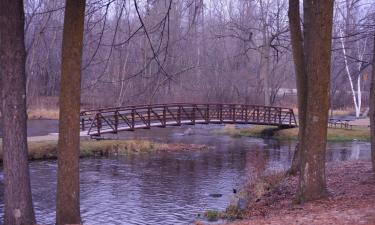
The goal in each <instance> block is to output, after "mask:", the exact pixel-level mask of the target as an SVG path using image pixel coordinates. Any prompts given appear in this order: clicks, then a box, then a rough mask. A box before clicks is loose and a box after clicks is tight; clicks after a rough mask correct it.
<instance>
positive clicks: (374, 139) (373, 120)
mask: <svg viewBox="0 0 375 225" xmlns="http://www.w3.org/2000/svg"><path fill="white" fill-rule="evenodd" d="M370 132H371V159H372V168H373V171H374V173H375V33H374V52H373V56H372V77H371V90H370Z"/></svg>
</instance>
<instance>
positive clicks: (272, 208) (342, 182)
mask: <svg viewBox="0 0 375 225" xmlns="http://www.w3.org/2000/svg"><path fill="white" fill-rule="evenodd" d="M326 171H327V189H328V192H329V195H328V197H327V198H325V199H320V200H315V201H311V202H308V203H305V204H296V203H295V202H294V197H295V195H296V193H297V184H298V177H284V176H281V178H279V180H277V182H276V184H270V185H269V186H268V187H267V188H268V189H266V190H264V192H263V193H262V194H261V196H258V197H256V198H255V199H254V198H251V197H249V199H248V201H249V204H248V205H247V207H246V209H245V210H244V212H243V216H244V218H245V219H244V220H238V221H233V222H229V223H227V224H228V225H229V224H230V225H243V224H247V225H251V224H316V225H323V224H375V206H374V204H373V203H374V202H375V176H374V174H373V171H372V165H371V162H368V161H346V162H333V163H328V164H327V165H326ZM266 177H267V176H266ZM270 180H272V179H270ZM263 181H264V179H263ZM254 186H256V185H253V187H254ZM245 191H246V192H247V194H248V195H249V196H252V195H253V193H254V188H251V186H248V187H247V189H246V190H245Z"/></svg>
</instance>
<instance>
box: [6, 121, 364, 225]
mask: <svg viewBox="0 0 375 225" xmlns="http://www.w3.org/2000/svg"><path fill="white" fill-rule="evenodd" d="M219 127H220V126H207V125H202V126H195V127H192V126H189V127H187V126H185V127H174V128H164V129H162V128H152V129H151V130H139V131H135V132H124V133H122V134H121V136H120V137H119V138H125V139H134V138H136V139H148V140H152V141H158V142H164V143H165V142H167V143H181V142H182V143H194V144H205V145H209V146H212V147H213V148H211V149H209V150H207V151H192V152H187V151H186V152H178V153H175V152H164V153H151V154H141V155H128V156H118V157H113V158H88V159H82V160H81V212H82V218H83V221H84V224H88V225H91V224H92V225H96V224H98V225H99V224H100V225H103V224H152V225H154V224H163V225H165V224H173V225H174V224H190V223H192V222H193V221H194V220H195V219H196V218H197V215H198V214H201V213H202V212H203V211H205V210H209V209H211V210H224V209H225V208H226V207H227V206H228V203H229V202H230V200H231V198H233V189H234V188H239V187H240V186H241V185H242V184H243V183H244V182H245V180H246V179H248V178H249V177H250V176H252V175H254V173H256V172H262V171H272V170H284V169H286V168H288V166H289V165H290V161H291V157H292V152H293V149H294V146H295V143H294V142H290V141H288V142H279V141H275V140H263V139H257V138H232V137H229V136H220V135H215V134H212V130H214V129H217V128H219ZM187 129H189V132H186V130H187ZM186 133H188V135H187V134H186ZM327 159H328V161H337V160H358V159H360V160H369V159H370V144H369V143H364V142H348V143H330V144H329V145H328V153H327ZM56 168H57V165H56V161H33V162H30V171H31V182H32V190H33V200H34V206H35V210H36V216H37V221H38V224H54V220H55V212H54V209H55V200H54V199H55V189H56ZM2 185H3V184H2V182H0V189H2V188H3V187H2ZM210 194H221V195H222V196H221V197H219V198H215V197H211V196H210ZM2 214H3V195H2V192H1V195H0V215H2ZM0 219H1V218H0ZM1 220H2V219H1Z"/></svg>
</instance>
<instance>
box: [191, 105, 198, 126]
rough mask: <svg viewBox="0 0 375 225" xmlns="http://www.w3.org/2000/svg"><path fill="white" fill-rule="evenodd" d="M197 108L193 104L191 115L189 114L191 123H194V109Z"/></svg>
mask: <svg viewBox="0 0 375 225" xmlns="http://www.w3.org/2000/svg"><path fill="white" fill-rule="evenodd" d="M196 108H197V105H193V111H192V113H191V114H192V115H191V122H192V123H193V125H195V109H196Z"/></svg>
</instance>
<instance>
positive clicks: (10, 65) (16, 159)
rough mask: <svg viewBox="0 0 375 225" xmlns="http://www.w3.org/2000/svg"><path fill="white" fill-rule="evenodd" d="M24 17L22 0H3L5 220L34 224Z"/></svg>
mask: <svg viewBox="0 0 375 225" xmlns="http://www.w3.org/2000/svg"><path fill="white" fill-rule="evenodd" d="M24 18H25V17H24V9H23V1H22V0H17V1H16V0H1V1H0V29H1V32H0V40H1V41H0V85H1V86H0V90H1V100H2V102H1V103H2V104H1V112H2V126H3V163H4V178H5V182H4V205H5V211H4V224H35V215H34V209H33V203H32V196H31V185H30V175H29V167H28V162H27V160H28V156H27V133H26V131H27V129H26V126H27V125H26V120H27V117H26V72H25V63H26V50H25V43H24V24H25V23H24V20H25V19H24Z"/></svg>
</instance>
